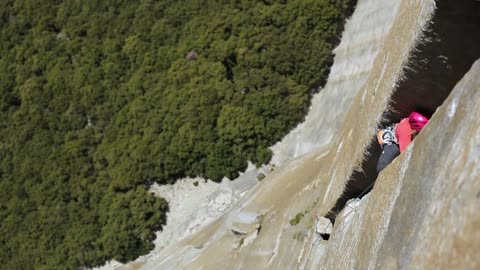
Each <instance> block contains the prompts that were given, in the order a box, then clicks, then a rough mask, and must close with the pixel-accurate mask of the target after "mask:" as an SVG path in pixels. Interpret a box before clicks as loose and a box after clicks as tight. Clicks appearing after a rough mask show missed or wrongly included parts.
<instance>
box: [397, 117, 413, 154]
mask: <svg viewBox="0 0 480 270" xmlns="http://www.w3.org/2000/svg"><path fill="white" fill-rule="evenodd" d="M412 131H413V130H412V128H411V127H410V123H409V121H408V118H403V119H402V120H400V123H398V124H397V127H396V132H395V136H396V137H397V140H398V144H399V145H400V153H402V152H403V151H405V148H407V146H408V144H409V143H410V142H411V141H412Z"/></svg>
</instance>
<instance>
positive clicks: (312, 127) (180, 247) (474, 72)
mask: <svg viewBox="0 0 480 270" xmlns="http://www.w3.org/2000/svg"><path fill="white" fill-rule="evenodd" d="M382 8H383V9H382ZM435 10H436V2H435V1H433V0H403V1H382V0H376V1H373V0H371V1H359V2H358V7H357V9H356V11H355V12H354V15H353V17H352V18H351V20H350V21H349V23H348V24H347V26H346V29H345V34H344V37H343V39H342V43H341V45H340V46H339V48H337V51H336V52H337V56H336V58H335V63H334V66H333V67H332V74H331V76H330V78H329V81H328V83H327V86H326V87H325V88H324V89H323V90H322V91H321V92H320V94H318V95H317V96H316V97H315V100H314V102H313V104H312V108H311V110H310V114H309V115H308V116H307V119H306V121H305V123H304V124H302V125H301V126H300V127H299V128H298V129H297V130H296V131H294V132H293V133H292V134H290V135H289V136H287V138H285V140H284V141H283V142H282V143H280V144H278V145H277V146H275V148H274V150H275V161H276V162H277V163H278V164H282V165H281V166H279V168H278V169H277V170H275V171H274V172H273V173H271V174H270V175H268V176H267V178H265V179H264V180H263V181H262V182H261V183H260V184H258V185H257V186H255V187H254V188H253V189H251V190H250V191H249V192H248V193H247V194H246V195H245V196H244V197H243V198H242V199H240V200H239V201H238V202H237V203H236V204H235V205H234V206H233V207H232V208H231V209H230V210H229V211H228V212H227V213H225V214H224V215H222V216H221V217H220V218H218V219H217V220H216V221H214V222H213V223H211V224H210V225H208V226H206V227H205V228H203V229H202V230H200V231H199V232H198V233H196V234H194V235H193V236H191V237H189V238H187V239H185V240H183V241H181V242H179V243H177V244H174V245H170V246H168V247H166V248H165V249H163V250H162V251H161V252H159V253H158V254H155V256H152V257H151V260H148V261H146V262H144V263H143V265H142V266H141V268H142V269H479V268H480V259H478V258H477V256H476V252H478V250H480V244H479V243H480V229H479V228H480V214H478V213H477V212H478V211H476V208H477V205H478V203H479V200H480V189H479V188H478V186H479V184H480V169H478V168H479V166H478V165H479V163H480V122H479V121H480V120H479V118H478V115H480V109H479V108H478V106H477V105H476V104H479V103H480V91H479V90H480V79H479V78H480V62H477V63H476V64H475V65H474V66H473V68H472V69H471V70H470V71H469V72H468V73H467V74H466V75H465V76H464V78H463V79H462V81H461V82H460V83H458V84H457V85H456V87H455V88H454V89H453V91H452V92H451V93H450V95H449V97H448V99H447V100H446V101H445V103H444V104H443V105H442V106H441V107H440V108H439V109H438V110H437V112H436V113H435V114H434V115H433V117H432V119H431V122H430V123H429V124H428V125H427V127H426V128H425V129H424V131H422V133H421V134H420V135H419V136H418V137H417V138H416V139H415V141H414V142H413V143H412V144H411V145H410V146H409V147H408V148H407V151H406V152H405V153H403V154H402V155H400V156H399V157H398V158H397V159H396V160H395V161H394V162H393V163H392V164H391V165H390V166H389V167H387V168H386V169H385V170H384V171H382V173H380V175H379V177H378V178H377V180H376V184H375V186H374V188H373V190H372V191H371V193H370V194H368V195H367V196H365V197H364V198H363V199H362V200H361V201H359V202H357V204H356V207H355V208H354V209H353V211H350V212H349V213H347V212H346V210H344V211H342V212H341V213H340V215H339V216H338V217H337V220H336V222H335V226H334V227H333V230H332V234H331V236H330V238H329V240H328V241H325V240H323V239H322V238H321V237H320V236H319V235H318V234H316V233H315V229H316V228H315V222H316V216H317V214H320V215H325V214H326V213H327V212H328V211H329V210H330V209H331V208H332V207H333V205H334V204H335V202H336V201H337V199H338V198H340V197H341V196H342V194H344V192H345V189H346V186H347V184H348V182H349V181H355V179H352V177H351V176H352V175H353V174H354V172H355V171H358V170H359V169H360V167H361V164H362V162H363V160H365V159H366V158H368V155H367V153H366V152H367V149H369V148H368V147H369V146H370V144H371V142H372V139H373V138H374V136H375V134H376V131H377V129H378V125H379V123H380V122H381V121H382V117H384V116H385V112H386V111H388V110H389V109H390V108H392V106H391V101H392V98H393V97H394V95H395V91H396V90H398V86H399V85H400V82H405V81H408V79H409V78H408V76H409V75H408V72H405V70H406V69H408V68H409V67H411V66H412V65H413V64H414V63H413V62H412V61H415V58H412V55H413V53H414V52H415V48H418V44H419V42H421V41H422V37H424V31H425V30H426V29H427V28H428V25H429V23H430V22H431V20H432V17H433V16H434V14H435ZM377 26H378V28H376V27H377ZM349 33H350V34H349ZM361 40H364V41H365V43H362V42H361ZM373 40H376V41H375V42H374V41H373ZM423 41H424V42H426V41H425V40H423ZM341 74H343V76H342V75H341ZM439 131H440V132H439ZM292 157H296V158H294V159H291V158H292Z"/></svg>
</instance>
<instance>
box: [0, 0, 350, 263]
mask: <svg viewBox="0 0 480 270" xmlns="http://www.w3.org/2000/svg"><path fill="white" fill-rule="evenodd" d="M349 2H350V1H348V0H343V1H330V0H263V1H253V0H248V1H247V0H226V1H214V0H212V1H208V0H182V1H173V0H161V1H150V0H142V1H116V0H109V1H40V0H3V1H1V2H0V39H1V42H0V50H1V54H0V92H1V93H0V110H1V113H0V136H1V140H0V162H1V163H0V220H1V223H0V261H1V262H2V265H1V266H0V268H4V269H78V268H79V267H81V266H87V267H92V266H96V265H101V264H103V263H104V262H105V261H106V260H109V259H116V260H119V261H122V262H125V261H128V260H132V259H135V258H136V257H138V256H139V255H141V254H145V253H147V252H148V251H149V250H151V249H152V248H153V243H152V241H153V240H154V238H155V231H157V230H160V229H161V228H162V224H164V223H165V220H166V218H165V213H166V211H168V206H167V203H166V201H165V200H163V199H162V198H158V197H154V196H153V195H151V194H150V193H148V187H149V184H150V183H152V182H158V183H160V184H167V183H174V182H175V180H177V179H179V178H181V177H185V176H202V177H205V178H209V179H213V180H215V181H219V180H221V179H222V178H223V177H227V178H229V179H234V178H235V177H236V176H237V175H238V172H239V171H242V170H244V169H245V168H246V166H247V161H252V162H253V163H255V164H256V165H260V164H262V163H267V162H268V161H269V160H270V158H271V155H272V153H271V151H270V150H269V148H268V147H270V146H271V145H272V144H274V143H275V142H277V141H279V140H280V139H281V138H282V137H283V136H284V135H285V134H286V133H287V132H288V131H289V130H290V129H292V128H293V127H294V126H295V125H296V124H298V123H299V122H300V121H301V120H302V119H303V117H304V116H305V113H306V111H307V109H308V106H309V104H310V98H311V95H312V94H313V93H314V92H315V89H317V88H318V86H319V85H320V84H321V83H322V82H324V81H325V79H326V76H327V75H328V71H329V66H330V64H331V61H332V53H331V51H332V48H333V46H334V45H335V43H336V42H337V41H338V29H340V27H341V24H342V23H343V20H344V18H345V16H346V13H347V11H348V10H349V5H348V3H349Z"/></svg>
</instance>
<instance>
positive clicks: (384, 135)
mask: <svg viewBox="0 0 480 270" xmlns="http://www.w3.org/2000/svg"><path fill="white" fill-rule="evenodd" d="M428 120H429V119H428V118H427V117H425V116H423V115H422V114H420V113H418V112H412V113H410V115H409V116H408V117H407V118H402V119H401V120H400V122H399V123H397V124H395V125H392V126H389V127H387V128H385V129H382V130H380V131H379V132H378V135H377V139H378V143H379V144H380V146H381V147H382V149H383V151H382V154H381V155H380V158H379V159H378V163H377V173H379V172H380V171H381V170H383V169H384V168H385V167H387V165H388V164H390V163H391V162H392V160H393V159H394V158H396V157H397V156H398V155H400V153H402V152H403V151H404V150H405V148H407V146H408V144H409V143H410V142H411V141H412V140H413V139H414V138H415V136H416V135H417V134H418V133H419V132H420V130H422V128H423V127H424V126H425V125H426V124H427V123H428Z"/></svg>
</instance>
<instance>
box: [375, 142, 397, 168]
mask: <svg viewBox="0 0 480 270" xmlns="http://www.w3.org/2000/svg"><path fill="white" fill-rule="evenodd" d="M398 155H400V148H398V144H395V143H394V144H390V145H388V144H385V145H384V146H383V151H382V154H381V155H380V158H379V159H378V163H377V173H379V172H380V171H382V170H383V169H385V167H387V166H388V164H390V163H391V162H392V160H393V159H395V158H396V157H397V156H398Z"/></svg>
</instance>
